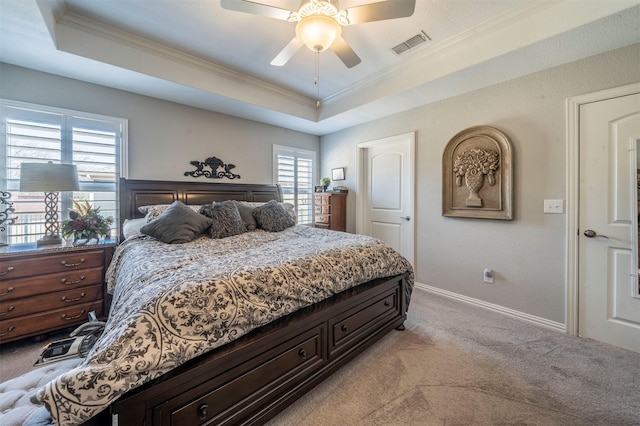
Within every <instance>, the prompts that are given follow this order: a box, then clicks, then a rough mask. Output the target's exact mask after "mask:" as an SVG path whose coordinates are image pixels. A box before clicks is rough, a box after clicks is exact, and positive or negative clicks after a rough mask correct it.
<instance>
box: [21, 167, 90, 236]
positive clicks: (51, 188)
mask: <svg viewBox="0 0 640 426" xmlns="http://www.w3.org/2000/svg"><path fill="white" fill-rule="evenodd" d="M78 189H79V187H78V171H77V168H76V166H74V165H72V164H54V163H52V162H51V161H49V162H48V163H22V164H21V165H20V191H21V192H44V204H45V224H44V228H45V232H44V237H42V238H41V239H39V240H38V241H37V245H38V246H41V245H49V244H60V243H62V239H61V238H60V222H59V221H58V192H60V191H77V190H78Z"/></svg>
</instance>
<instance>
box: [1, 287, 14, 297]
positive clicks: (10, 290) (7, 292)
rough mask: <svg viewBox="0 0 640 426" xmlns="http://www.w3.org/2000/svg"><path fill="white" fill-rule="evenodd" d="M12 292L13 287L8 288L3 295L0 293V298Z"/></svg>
mask: <svg viewBox="0 0 640 426" xmlns="http://www.w3.org/2000/svg"><path fill="white" fill-rule="evenodd" d="M12 291H13V287H9V288H8V289H7V291H5V292H4V293H0V296H6V295H7V294H9V293H11V292H12Z"/></svg>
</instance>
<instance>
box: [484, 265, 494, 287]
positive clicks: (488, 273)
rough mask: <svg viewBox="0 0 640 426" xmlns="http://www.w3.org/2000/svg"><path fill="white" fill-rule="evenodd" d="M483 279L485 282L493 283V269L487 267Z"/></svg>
mask: <svg viewBox="0 0 640 426" xmlns="http://www.w3.org/2000/svg"><path fill="white" fill-rule="evenodd" d="M482 281H484V282H485V283H489V284H493V270H492V269H488V268H486V269H485V270H484V271H482Z"/></svg>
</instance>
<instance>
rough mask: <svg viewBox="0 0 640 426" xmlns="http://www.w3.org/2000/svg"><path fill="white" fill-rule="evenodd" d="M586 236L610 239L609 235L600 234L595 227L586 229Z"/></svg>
mask: <svg viewBox="0 0 640 426" xmlns="http://www.w3.org/2000/svg"><path fill="white" fill-rule="evenodd" d="M584 236H585V237H587V238H594V237H602V238H606V239H607V240H608V239H609V237H607V236H606V235H601V234H598V233H597V232H596V231H594V230H593V229H587V230H586V231H584Z"/></svg>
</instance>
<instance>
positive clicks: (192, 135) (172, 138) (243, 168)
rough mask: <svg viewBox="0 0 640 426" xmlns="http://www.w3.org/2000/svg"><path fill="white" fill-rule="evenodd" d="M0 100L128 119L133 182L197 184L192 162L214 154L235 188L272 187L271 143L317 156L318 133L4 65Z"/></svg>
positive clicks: (1, 75) (130, 174)
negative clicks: (228, 168) (229, 167)
mask: <svg viewBox="0 0 640 426" xmlns="http://www.w3.org/2000/svg"><path fill="white" fill-rule="evenodd" d="M0 97H2V98H5V99H11V100H15V101H22V102H31V103H36V104H41V105H48V106H55V107H59V108H68V109H72V110H77V111H85V112H91V113H95V114H104V115H110V116H115V117H122V118H127V119H128V120H129V176H128V177H129V178H130V179H153V180H194V178H192V177H188V176H184V172H185V171H188V170H193V166H191V164H189V162H190V161H191V160H198V161H203V160H204V159H205V158H207V157H211V156H216V157H218V158H220V159H222V160H223V161H224V162H225V163H232V164H235V165H236V168H235V169H234V173H237V174H239V175H240V176H241V179H239V180H234V182H237V183H267V182H271V181H272V180H273V170H272V161H271V158H272V156H273V148H272V146H273V144H279V145H286V146H292V147H297V148H303V149H308V150H314V151H318V150H319V138H318V137H317V136H314V135H308V134H305V133H300V132H296V131H293V130H287V129H283V128H280V127H275V126H271V125H267V124H262V123H257V122H255V121H249V120H244V119H240V118H236V117H231V116H228V115H224V114H218V113H215V112H211V111H206V110H202V109H198V108H192V107H188V106H185V105H181V104H177V103H173V102H167V101H162V100H159V99H155V98H151V97H146V96H141V95H137V94H133V93H129V92H125V91H121V90H115V89H110V88H107V87H104V86H99V85H95V84H89V83H83V82H80V81H78V80H72V79H68V78H63V77H59V76H55V75H52V74H45V73H41V72H38V71H33V70H29V69H26V68H20V67H16V66H13V65H9V64H2V63H0ZM204 179H205V178H199V180H201V181H202V180H204ZM220 181H228V180H227V179H221V180H220ZM212 182H218V180H212Z"/></svg>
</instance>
